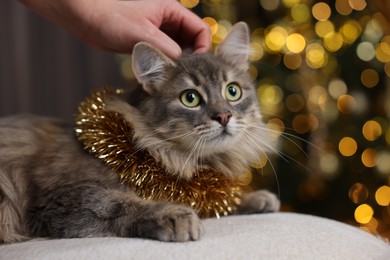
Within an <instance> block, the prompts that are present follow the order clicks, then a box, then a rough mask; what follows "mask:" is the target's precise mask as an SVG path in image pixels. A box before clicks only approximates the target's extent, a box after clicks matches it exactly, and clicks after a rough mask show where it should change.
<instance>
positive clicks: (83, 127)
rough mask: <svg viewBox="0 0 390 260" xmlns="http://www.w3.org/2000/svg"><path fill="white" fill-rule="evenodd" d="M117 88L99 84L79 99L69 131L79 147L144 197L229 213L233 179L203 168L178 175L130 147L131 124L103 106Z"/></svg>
mask: <svg viewBox="0 0 390 260" xmlns="http://www.w3.org/2000/svg"><path fill="white" fill-rule="evenodd" d="M122 93H123V90H121V89H113V88H105V89H103V90H101V91H97V92H95V93H93V94H92V95H91V97H89V98H87V99H86V100H85V101H83V102H82V103H81V104H80V106H79V115H78V116H77V118H76V127H75V133H76V136H77V138H78V140H79V141H80V142H81V143H82V144H83V146H84V148H85V149H86V150H87V151H89V152H90V153H91V154H93V155H94V156H95V157H97V158H99V159H100V160H102V161H103V162H104V164H106V165H107V166H108V167H110V168H111V169H112V170H113V171H114V172H115V173H117V174H118V175H119V176H120V178H121V180H122V182H123V183H127V184H128V185H130V187H131V188H132V189H134V191H135V192H136V193H137V194H138V195H139V196H140V197H142V198H144V199H146V200H157V201H166V202H174V203H181V204H185V205H188V206H191V207H192V208H193V209H194V210H195V211H196V212H197V213H198V215H199V216H200V217H213V216H216V217H219V216H220V215H228V214H231V213H233V212H234V211H235V210H236V207H237V206H238V204H239V203H240V196H241V194H242V191H243V189H244V186H243V184H242V183H241V182H240V181H239V180H237V179H232V178H230V177H227V176H224V175H223V174H221V173H218V172H215V171H212V170H207V169H201V170H199V171H198V172H197V173H196V174H194V176H193V178H191V179H190V180H184V179H179V178H178V176H176V175H174V174H171V173H169V172H167V170H166V169H165V168H164V167H163V165H161V164H160V163H159V162H157V161H155V159H154V158H153V157H152V156H151V155H150V154H149V153H148V152H147V151H138V150H136V149H135V147H134V144H133V138H132V137H133V130H132V127H131V125H130V124H129V123H128V122H127V121H125V120H124V119H123V118H122V116H121V115H120V114H118V113H116V112H111V111H106V110H105V107H106V102H107V100H108V99H111V98H115V97H119V96H120V95H121V94H122Z"/></svg>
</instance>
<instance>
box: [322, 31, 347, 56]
mask: <svg viewBox="0 0 390 260" xmlns="http://www.w3.org/2000/svg"><path fill="white" fill-rule="evenodd" d="M324 45H325V48H326V49H328V50H329V51H331V52H336V51H338V50H339V49H340V48H341V47H342V46H343V37H342V36H341V34H340V33H337V32H330V33H328V34H327V35H326V36H325V38H324Z"/></svg>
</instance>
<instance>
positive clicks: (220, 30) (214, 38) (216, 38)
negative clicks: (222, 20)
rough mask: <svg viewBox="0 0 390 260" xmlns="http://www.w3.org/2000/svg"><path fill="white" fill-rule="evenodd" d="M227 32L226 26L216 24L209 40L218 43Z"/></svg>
mask: <svg viewBox="0 0 390 260" xmlns="http://www.w3.org/2000/svg"><path fill="white" fill-rule="evenodd" d="M227 34H228V30H227V28H226V27H225V26H223V25H222V24H218V28H217V32H216V33H215V34H214V35H212V36H211V41H212V42H213V43H215V44H219V43H221V41H222V40H223V39H225V37H226V35H227Z"/></svg>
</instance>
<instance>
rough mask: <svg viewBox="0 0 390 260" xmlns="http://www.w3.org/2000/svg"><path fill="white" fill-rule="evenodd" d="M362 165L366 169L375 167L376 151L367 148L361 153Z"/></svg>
mask: <svg viewBox="0 0 390 260" xmlns="http://www.w3.org/2000/svg"><path fill="white" fill-rule="evenodd" d="M362 163H363V164H364V166H366V167H367V168H372V167H375V166H376V150H375V149H373V148H367V149H365V150H364V151H363V153H362Z"/></svg>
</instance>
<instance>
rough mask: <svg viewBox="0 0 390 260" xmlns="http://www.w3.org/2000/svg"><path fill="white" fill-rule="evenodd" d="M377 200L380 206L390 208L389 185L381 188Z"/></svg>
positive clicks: (376, 195) (376, 193)
mask: <svg viewBox="0 0 390 260" xmlns="http://www.w3.org/2000/svg"><path fill="white" fill-rule="evenodd" d="M375 200H376V202H377V203H378V205H380V206H389V204H390V187H389V186H387V185H383V186H381V187H380V188H379V189H377V191H376V192H375Z"/></svg>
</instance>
